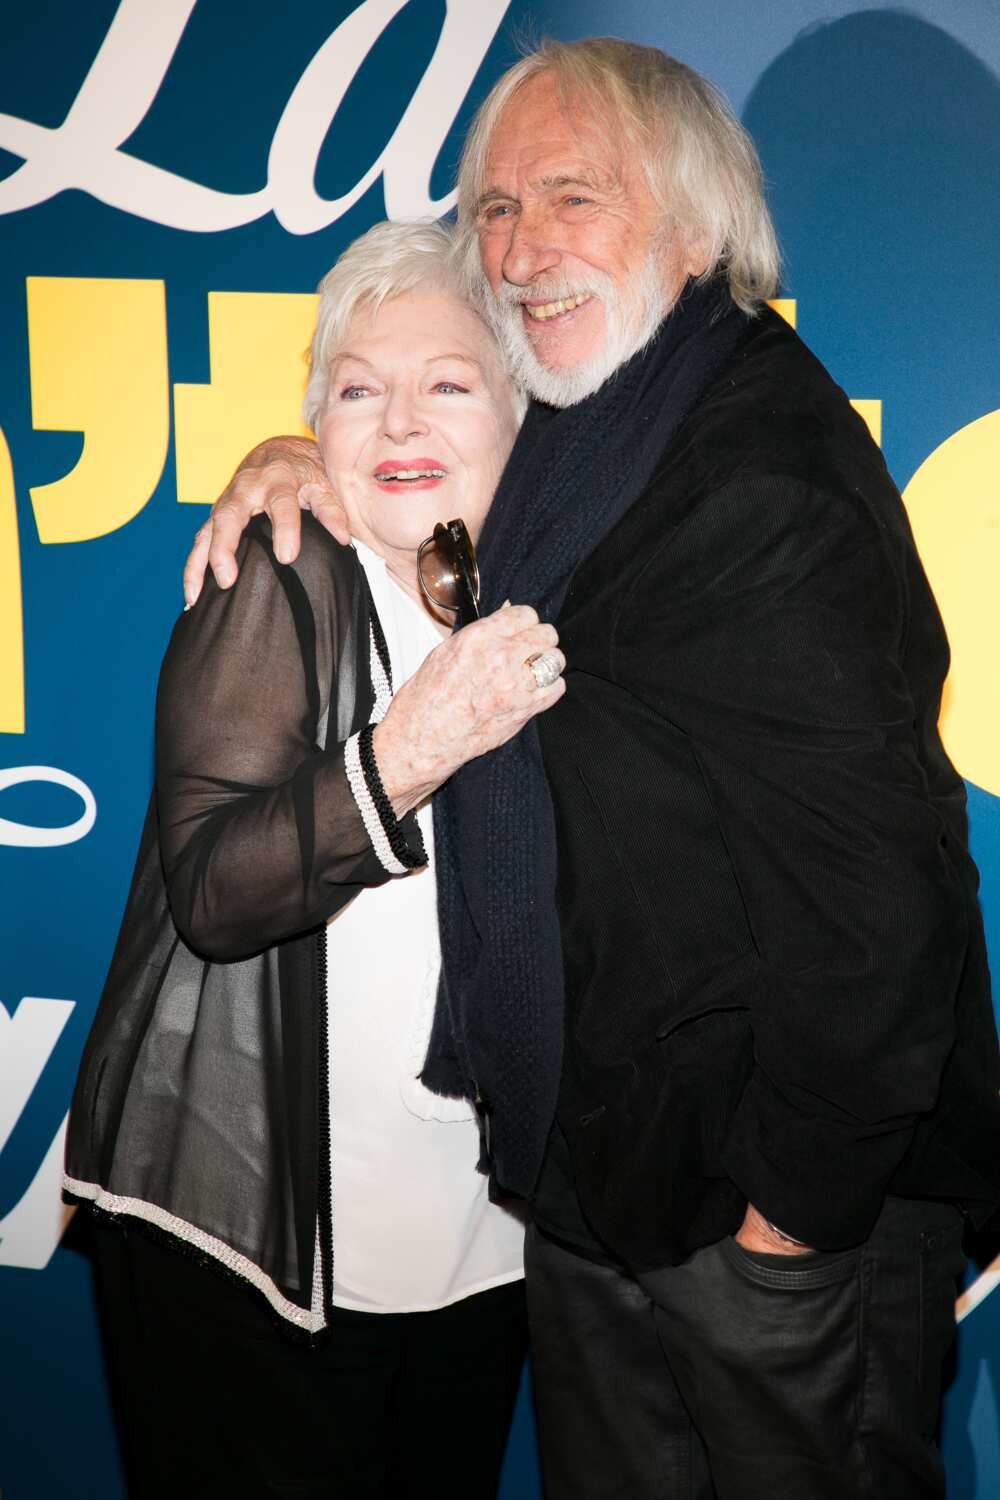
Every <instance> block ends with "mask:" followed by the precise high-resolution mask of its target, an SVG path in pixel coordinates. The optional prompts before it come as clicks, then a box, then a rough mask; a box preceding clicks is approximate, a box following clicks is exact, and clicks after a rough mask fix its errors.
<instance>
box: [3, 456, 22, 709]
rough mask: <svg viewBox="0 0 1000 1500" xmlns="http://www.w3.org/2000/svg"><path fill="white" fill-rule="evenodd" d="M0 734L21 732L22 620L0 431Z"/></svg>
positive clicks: (7, 464)
mask: <svg viewBox="0 0 1000 1500" xmlns="http://www.w3.org/2000/svg"><path fill="white" fill-rule="evenodd" d="M0 641H2V642H3V650H2V651H0V734H23V733H24V621H23V616H22V614H21V547H20V542H19V540H18V532H17V503H16V497H15V494H14V470H13V467H12V465H11V461H10V449H9V448H8V447H7V439H6V438H5V437H4V435H3V432H2V431H0Z"/></svg>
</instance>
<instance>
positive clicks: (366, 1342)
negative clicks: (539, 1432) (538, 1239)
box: [95, 1226, 527, 1500]
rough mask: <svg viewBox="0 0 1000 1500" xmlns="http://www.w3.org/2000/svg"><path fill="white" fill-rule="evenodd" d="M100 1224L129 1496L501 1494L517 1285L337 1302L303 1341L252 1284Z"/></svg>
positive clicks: (338, 1499) (519, 1318)
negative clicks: (314, 1338)
mask: <svg viewBox="0 0 1000 1500" xmlns="http://www.w3.org/2000/svg"><path fill="white" fill-rule="evenodd" d="M95 1237H96V1241H97V1257H96V1258H97V1268H98V1280H99V1288H100V1295H101V1305H102V1313H103V1317H104V1325H105V1331H106V1335H107V1342H108V1345H109V1353H110V1357H111V1365H112V1375H113V1377H114V1383H115V1388H116V1396H117V1399H118V1405H119V1409H120V1413H121V1417H122V1420H123V1425H124V1428H125V1436H126V1440H127V1450H128V1451H127V1457H128V1460H129V1465H128V1466H129V1472H130V1494H131V1495H134V1496H136V1497H141V1500H161V1497H163V1500H166V1497H167V1496H169V1497H170V1500H178V1497H179V1496H191V1497H199V1496H203V1495H204V1496H208V1495H212V1496H218V1497H220V1500H227V1497H232V1500H256V1497H264V1496H295V1497H296V1500H319V1497H323V1500H375V1497H378V1500H390V1497H391V1500H431V1497H433V1500H441V1497H445V1500H459V1497H461V1500H493V1497H494V1496H495V1494H496V1489H497V1484H498V1482H499V1476H500V1469H501V1466H502V1463H503V1456H504V1451H505V1448H506V1442H507V1433H508V1429H509V1426H510V1419H511V1414H512V1411H513V1407H514V1400H515V1397H516V1394H517V1387H518V1381H519V1377H520V1373H521V1366H522V1364H523V1362H524V1354H525V1348H526V1343H527V1327H526V1318H525V1310H524V1289H523V1283H521V1282H515V1283H513V1284H512V1285H508V1286H503V1287H497V1288H495V1289H493V1290H491V1291H487V1292H481V1293H479V1294H478V1295H476V1296H473V1297H467V1298H465V1299H464V1300H463V1301H461V1302H456V1303H454V1304H453V1305H452V1306H450V1307H446V1308H442V1309H440V1310H438V1311H435V1312H427V1313H401V1314H395V1313H389V1314H379V1313H360V1312H352V1311H350V1310H347V1309H335V1313H334V1326H333V1329H332V1333H331V1335H330V1337H329V1339H328V1341H327V1342H326V1343H324V1344H322V1345H320V1346H319V1347H317V1348H308V1347H304V1346H303V1345H301V1344H299V1343H295V1342H293V1341H292V1340H291V1339H289V1337H288V1335H287V1334H286V1333H285V1332H284V1331H283V1330H282V1329H281V1328H280V1327H279V1326H278V1325H277V1324H276V1322H275V1320H274V1318H273V1316H272V1315H271V1314H270V1312H269V1311H268V1310H267V1308H266V1306H265V1305H264V1304H263V1302H262V1301H261V1300H260V1299H258V1297H257V1294H255V1293H251V1292H248V1291H246V1290H244V1289H243V1288H242V1287H240V1286H235V1285H233V1284H231V1283H230V1282H228V1281H227V1280H225V1279H224V1278H223V1277H221V1276H219V1275H218V1274H217V1273H216V1272H215V1271H213V1270H211V1269H205V1268H204V1267H202V1266H201V1265H198V1264H197V1263H195V1262H193V1261H191V1260H189V1259H188V1258H187V1257H186V1256H185V1255H184V1254H183V1253H182V1252H179V1251H177V1250H174V1249H172V1248H170V1247H169V1246H163V1245H161V1244H159V1243H155V1242H154V1241H152V1240H151V1239H149V1238H147V1237H146V1236H145V1235H144V1234H143V1233H142V1232H141V1231H140V1230H137V1229H136V1230H133V1229H129V1230H127V1231H124V1232H123V1231H122V1230H121V1229H118V1228H109V1227H106V1226H98V1227H97V1229H96V1236H95Z"/></svg>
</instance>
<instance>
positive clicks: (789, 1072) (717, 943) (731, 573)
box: [539, 313, 1000, 1266]
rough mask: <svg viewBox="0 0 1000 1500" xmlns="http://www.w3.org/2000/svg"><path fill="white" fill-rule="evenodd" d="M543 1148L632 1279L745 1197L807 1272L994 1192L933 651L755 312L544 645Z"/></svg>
mask: <svg viewBox="0 0 1000 1500" xmlns="http://www.w3.org/2000/svg"><path fill="white" fill-rule="evenodd" d="M558 625H559V631H560V637H561V645H562V647H563V649H564V651H565V653H566V656H567V658H568V662H569V671H568V674H567V684H568V691H567V693H566V696H565V698H564V699H563V700H562V702H561V703H560V704H559V705H558V706H557V707H556V708H555V709H554V710H552V711H551V712H550V713H548V714H545V715H543V716H542V717H541V719H540V720H539V729H540V734H541V740H542V748H543V754H544V758H545V767H546V773H547V776H548V779H549V782H550V786H551V790H552V796H553V800H554V804H555V811H556V820H557V834H558V842H559V892H558V898H559V908H560V920H561V925H562V931H563V946H564V955H565V967H566V984H567V1007H568V1033H567V1048H566V1062H565V1068H564V1079H563V1088H562V1096H561V1104H560V1123H561V1125H562V1128H563V1131H564V1134H565V1136H566V1139H567V1142H568V1144H569V1147H570V1151H571V1154H572V1157H573V1161H574V1169H575V1177H576V1186H577V1190H578V1193H579V1197H580V1201H581V1203H582V1206H583V1208H584V1210H585V1213H586V1215H587V1217H588V1219H589V1221H590V1223H591V1224H592V1226H593V1227H594V1229H595V1230H596V1231H597V1232H598V1234H599V1236H600V1238H601V1239H602V1240H603V1241H604V1243H605V1244H606V1245H607V1246H608V1247H610V1248H611V1249H612V1250H613V1251H614V1252H615V1253H616V1254H618V1255H619V1256H621V1257H622V1258H623V1259H625V1260H626V1261H628V1262H629V1263H631V1264H633V1265H636V1266H650V1265H655V1264H658V1263H662V1262H664V1261H677V1260H679V1259H681V1258H683V1256H685V1255H686V1254H688V1253H690V1251H691V1250H692V1249H694V1248H695V1247H697V1246H698V1245H701V1244H705V1243H707V1242H710V1241H712V1240H714V1239H717V1238H719V1237H720V1236H721V1235H723V1234H725V1233H727V1232H730V1231H732V1230H734V1229H735V1228H736V1227H737V1225H738V1224H739V1222H740V1218H741V1216H742V1213H743V1209H744V1206H745V1202H746V1200H747V1199H750V1200H751V1201H752V1202H753V1203H754V1204H755V1205H756V1207H757V1208H758V1209H760V1210H761V1212H762V1213H764V1214H765V1216H766V1217H768V1218H769V1219H771V1220H772V1221H774V1222H775V1223H777V1224H778V1225H780V1226H781V1228H782V1229H783V1230H784V1231H785V1232H786V1233H788V1234H791V1235H794V1236H795V1237H796V1238H799V1239H802V1240H803V1241H805V1242H807V1243H808V1244H812V1245H816V1246H819V1247H822V1248H828V1249H832V1248H837V1247H840V1246H845V1245H848V1244H851V1243H854V1242H857V1241H859V1240H861V1239H862V1238H863V1237H864V1236H865V1235H866V1233H867V1232H868V1230H869V1229H870V1228H871V1226H872V1224H873V1222H874V1219H875V1217H876V1215H877V1213H878V1210H879V1207H880V1205H881V1202H882V1200H883V1197H884V1195H885V1194H886V1192H887V1191H892V1192H894V1193H899V1194H902V1195H914V1196H947V1197H953V1198H956V1199H959V1200H962V1201H964V1202H965V1203H967V1204H969V1205H970V1206H972V1207H973V1208H974V1209H978V1210H980V1211H981V1212H982V1211H986V1210H987V1206H988V1205H989V1204H991V1203H992V1202H993V1201H995V1199H996V1198H997V1197H998V1196H1000V1190H998V1170H1000V1169H998V1165H997V1163H998V1158H1000V1153H998V1147H1000V1100H998V1085H1000V1064H998V1052H997V1039H996V1029H995V1023H994V1018H993V1011H992V1007H991V1003H990V995H989V982H988V977H987V971H986V964H985V954H984V944H983V934H982V924H981V920H980V915H979V911H978V905H977V897H976V890H977V876H976V871H975V868H974V866H973V865H972V862H971V860H970V857H969V854H968V848H967V837H966V818H965V792H964V787H963V784H962V782H961V779H960V778H959V776H958V775H957V774H956V772H955V770H954V768H953V767H952V766H951V764H950V762H949V761H948V759H947V757H946V755H945V753H944V750H943V748H942V745H941V742H940V739H939V737H938V733H937V728H936V723H937V716H938V709H939V703H940V694H941V686H942V682H943V680H944V677H945V674H946V671H947V667H948V650H947V644H946V641H945V637H944V632H943V629H942V626H941V622H940V618H939V616H938V612H937V609H936V607H935V604H934V600H933V598H932V596H931V594H930V591H929V588H928V585H927V582H926V579H925V577H924V574H923V571H922V569H921V566H920V562H919V559H918V557H917V554H916V551H915V548H914V544H913V540H912V537H911V534H910V530H909V527H908V524H907V520H906V516H905V513H904V510H903V506H902V503H901V501H900V498H899V495H898V493H897V491H896V489H895V487H894V486H893V484H892V481H891V480H890V478H889V475H888V473H887V471H886V468H885V465H884V463H883V461H882V458H881V455H880V453H879V451H878V449H877V448H876V446H875V445H874V443H873V442H872V441H871V439H870V437H869V435H868V432H867V430H866V428H865V426H864V424H863V423H862V421H861V420H860V418H859V417H858V416H857V415H856V414H855V413H854V411H853V410H852V408H851V407H850V404H849V402H848V401H847V398H846V397H845V396H844V393H843V392H842V391H841V390H840V389H839V388H838V387H837V386H835V385H834V383H833V382H832V380H831V379H830V377H829V375H828V374H827V373H826V371H825V370H824V369H823V368H822V366H821V365H820V364H819V363H818V362H817V361H816V360H815V359H814V358H813V356H812V355H811V354H810V353H809V352H808V350H807V349H806V348H805V346H804V345H803V344H802V343H801V342H800V341H799V340H798V338H797V337H796V336H795V335H794V333H792V331H791V330H790V329H789V328H787V327H786V325H785V324H784V323H782V322H781V320H780V319H779V318H777V317H776V316H775V315H774V314H771V313H765V314H764V315H763V316H762V318H761V319H760V321H759V323H758V324H757V326H756V327H755V329H754V331H753V333H752V335H751V337H750V340H749V341H748V343H747V344H745V345H744V346H743V347H742V348H741V350H740V352H739V354H738V356H737V357H736V358H735V359H734V360H733V362H732V364H731V366H730V367H729V368H728V369H727V370H726V371H725V373H724V375H723V377H722V378H720V379H718V380H717V381H716V382H715V383H714V384H713V386H712V387H711V388H710V390H709V391H708V393H707V394H706V395H705V397H703V398H702V400H701V401H700V402H699V404H698V406H697V407H696V409H695V411H694V412H693V413H692V414H691V415H690V416H689V417H688V419H687V421H686V423H685V424H684V426H683V428H682V430H681V432H680V433H679V435H678V436H677V437H676V439H675V440H674V441H673V442H672V443H671V444H670V447H669V449H668V451H667V452H666V453H665V454H664V458H663V463H662V466H661V467H660V469H659V472H658V473H657V475H656V478H655V480H654V481H653V483H652V484H651V485H650V486H649V488H648V489H647V491H646V493H645V494H644V495H643V497H642V498H641V499H640V500H639V501H638V503H637V504H636V505H635V506H634V507H633V508H632V509H631V510H630V511H629V512H628V513H627V514H626V515H625V517H624V518H623V519H622V520H621V521H620V522H619V523H618V524H617V525H616V526H615V528H614V529H613V531H612V532H611V533H610V534H609V535H608V536H607V537H606V538H605V539H604V540H603V541H602V542H601V543H600V545H599V546H598V547H597V548H596V549H595V551H594V552H593V553H592V555H591V556H590V558H589V559H588V560H587V561H586V562H585V563H584V564H583V565H582V567H581V568H580V569H579V570H578V572H577V574H576V576H575V578H574V581H573V584H572V586H571V589H570V592H569V595H568V597H567V600H566V603H565V605H564V608H563V610H562V612H561V615H560V618H559V620H558Z"/></svg>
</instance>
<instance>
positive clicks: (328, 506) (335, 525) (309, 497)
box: [299, 482, 351, 547]
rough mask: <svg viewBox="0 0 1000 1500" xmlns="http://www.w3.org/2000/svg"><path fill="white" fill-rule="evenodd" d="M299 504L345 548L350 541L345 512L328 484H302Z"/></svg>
mask: <svg viewBox="0 0 1000 1500" xmlns="http://www.w3.org/2000/svg"><path fill="white" fill-rule="evenodd" d="M299 504H300V505H305V506H307V507H308V508H309V510H311V511H312V513H313V515H314V516H315V517H316V519H317V521H319V523H320V525H321V526H325V527H326V529H327V531H329V532H330V534H331V536H333V537H335V538H336V540H337V541H338V542H340V543H341V545H342V546H344V547H346V546H347V545H348V543H349V542H350V540H351V532H350V528H349V526H348V524H347V512H346V511H345V509H344V507H343V505H341V503H340V501H339V500H338V499H337V496H336V495H335V493H334V492H333V490H332V489H331V488H330V486H329V485H328V484H319V483H318V482H313V483H311V484H304V485H302V487H301V488H300V490H299Z"/></svg>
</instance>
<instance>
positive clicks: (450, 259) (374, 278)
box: [302, 219, 527, 432]
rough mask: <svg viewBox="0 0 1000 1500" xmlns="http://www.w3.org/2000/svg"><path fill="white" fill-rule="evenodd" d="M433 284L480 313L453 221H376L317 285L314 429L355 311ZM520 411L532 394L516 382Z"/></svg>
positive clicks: (308, 414) (306, 414) (306, 409)
mask: <svg viewBox="0 0 1000 1500" xmlns="http://www.w3.org/2000/svg"><path fill="white" fill-rule="evenodd" d="M423 286H429V287H434V288H435V289H438V290H441V291H445V292H450V293H451V294H452V295H453V296H455V297H457V298H458V299H459V300H460V301H461V302H464V303H465V304H466V305H467V306H469V307H470V310H471V311H472V312H474V313H475V314H476V316H477V317H478V316H480V313H479V309H478V308H477V307H475V306H473V305H471V304H470V302H469V294H468V291H467V289H466V287H465V285H464V281H463V278H462V276H461V274H460V271H459V268H458V265H457V263H456V260H455V233H454V230H453V229H452V227H451V226H450V225H446V224H442V223H439V222H437V221H436V220H433V219H425V220H418V221H416V222H411V223H405V224H393V223H389V222H385V223H382V224H376V225H375V226H374V227H373V228H372V229H369V230H368V231H367V233H366V234H362V235H360V236H359V237H358V239H356V240H355V241H354V242H353V243H352V244H350V245H348V247H347V249H346V250H345V251H344V253H343V254H342V255H341V256H340V258H339V259H338V260H337V261H336V262H335V263H334V265H333V266H332V267H331V269H330V270H329V271H327V273H326V275H325V276H324V277H323V280H322V281H321V282H320V284H319V286H318V288H317V290H318V292H319V307H318V308H317V311H316V331H315V333H314V334H313V341H312V348H311V350H310V354H309V383H308V385H307V386H306V394H305V400H304V401H303V403H302V415H303V418H304V419H305V422H306V425H307V426H308V427H310V428H311V429H312V430H313V431H314V432H315V430H316V426H317V423H318V422H319V419H320V417H321V416H322V414H323V411H324V408H325V407H326V402H327V395H328V391H329V385H330V366H331V364H332V362H333V360H334V359H335V358H336V356H337V354H338V352H339V351H340V350H341V349H342V348H343V346H344V342H345V339H346V337H347V331H348V329H349V328H350V326H351V321H352V319H353V318H354V315H355V313H357V312H359V311H360V310H361V309H364V310H365V311H367V312H372V313H374V312H377V310H378V309H379V308H380V307H381V305H382V303H383V302H386V301H387V300H389V299H390V298H392V297H399V296H402V295H403V293H404V292H412V291H415V290H416V288H417V287H423ZM483 329H484V332H485V333H486V335H487V337H488V338H489V340H490V342H491V344H493V345H494V347H495V348H496V357H497V365H498V367H499V368H500V369H501V370H505V369H506V365H505V364H504V358H503V354H502V352H501V350H500V347H499V345H498V344H497V343H496V338H495V335H494V333H493V330H492V329H491V328H490V327H489V326H488V324H487V323H485V321H484V322H483ZM511 391H512V400H513V405H514V410H515V415H516V416H517V418H518V420H519V421H520V419H521V418H522V417H523V415H524V410H525V406H526V404H527V398H526V397H525V396H523V395H522V394H521V393H520V392H519V391H518V390H517V389H516V387H514V386H513V385H512V386H511Z"/></svg>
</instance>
